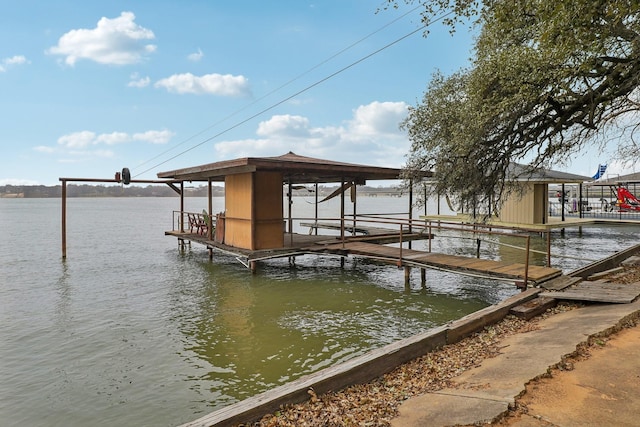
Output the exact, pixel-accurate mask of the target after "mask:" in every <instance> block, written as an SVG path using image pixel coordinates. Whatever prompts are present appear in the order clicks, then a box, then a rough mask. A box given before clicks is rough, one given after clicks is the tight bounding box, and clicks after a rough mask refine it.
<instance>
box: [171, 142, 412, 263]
mask: <svg viewBox="0 0 640 427" xmlns="http://www.w3.org/2000/svg"><path fill="white" fill-rule="evenodd" d="M400 175H401V170H400V169H394V168H385V167H377V166H366V165H357V164H351V163H343V162H336V161H331V160H324V159H316V158H311V157H305V156H300V155H297V154H294V153H292V152H289V153H287V154H284V155H282V156H277V157H245V158H240V159H233V160H226V161H220V162H216V163H209V164H205V165H200V166H194V167H189V168H185V169H177V170H172V171H167V172H160V173H158V178H161V179H167V180H172V181H173V182H180V183H184V182H185V181H189V182H191V181H201V182H208V183H212V182H224V185H225V211H224V212H220V213H218V214H216V217H215V221H213V210H214V209H213V207H212V205H211V192H209V200H210V203H209V212H208V214H209V215H210V218H211V220H212V227H210V228H209V230H208V231H209V233H210V236H209V237H210V238H212V240H214V242H216V243H217V244H223V245H224V246H225V247H227V248H235V249H238V250H249V251H259V250H273V249H282V248H284V247H286V246H290V245H287V243H285V234H286V233H287V232H289V234H292V232H293V218H292V216H291V210H289V217H288V218H285V217H284V208H283V206H284V193H285V192H286V193H287V195H288V197H289V206H291V200H290V198H291V195H292V191H293V188H294V186H298V185H315V186H316V188H315V190H314V192H315V194H316V195H317V194H318V192H317V185H318V184H325V183H339V184H340V187H339V188H340V189H342V191H340V194H339V195H340V197H341V200H342V203H341V206H342V209H341V210H342V212H341V213H340V216H339V217H337V219H339V220H340V224H339V225H335V226H336V227H338V228H339V229H340V230H341V234H342V233H344V230H345V221H344V193H345V191H347V190H349V191H351V192H352V194H354V196H352V199H355V191H356V186H358V185H364V184H365V183H366V182H367V181H370V180H398V179H400ZM181 211H183V209H181ZM410 211H411V208H410V206H409V207H408V212H410ZM181 219H182V218H181ZM310 220H311V219H310ZM314 220H316V221H317V220H318V218H314ZM181 223H182V224H187V222H186V221H182V222H181ZM214 225H215V233H214V232H213V231H212V229H213V228H214Z"/></svg>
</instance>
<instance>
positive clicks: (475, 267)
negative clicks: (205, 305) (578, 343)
mask: <svg viewBox="0 0 640 427" xmlns="http://www.w3.org/2000/svg"><path fill="white" fill-rule="evenodd" d="M387 231H389V230H387ZM391 231H392V230H391ZM165 234H166V235H171V236H175V237H177V238H179V239H183V240H187V241H194V242H197V243H201V244H203V245H205V246H207V248H209V249H214V248H215V249H218V250H222V251H225V252H229V253H234V254H236V255H237V256H240V257H244V258H245V259H246V262H247V264H248V263H250V262H252V261H262V260H267V259H273V258H281V257H287V256H297V255H303V254H316V255H320V254H334V255H340V256H348V255H355V256H361V257H364V258H370V259H377V260H380V261H384V262H387V263H390V264H396V265H397V264H402V265H406V266H413V267H420V268H431V269H437V270H444V271H450V272H453V273H459V274H466V275H471V276H482V277H487V278H494V279H502V280H513V281H521V280H524V278H525V265H524V263H505V262H501V261H494V260H487V259H478V258H470V257H464V256H457V255H446V254H440V253H433V252H431V253H430V252H424V251H417V250H412V249H406V248H402V259H401V258H400V256H401V255H400V248H399V247H393V246H386V245H385V244H388V243H397V242H398V241H399V233H397V232H396V233H393V232H391V233H389V234H373V235H365V236H350V237H347V238H345V241H344V243H342V242H340V241H339V240H338V239H337V238H336V237H335V236H313V235H304V234H294V235H293V236H292V235H290V234H288V233H287V234H285V239H284V241H285V247H283V248H281V249H271V250H259V251H251V250H242V249H238V248H233V247H230V246H227V245H224V244H221V243H217V242H214V241H211V240H208V239H207V237H206V236H202V235H199V234H197V233H190V232H188V231H187V232H182V233H181V232H176V231H167V232H165ZM427 238H429V236H426V235H422V234H419V233H411V234H407V235H403V241H405V242H406V241H410V240H416V239H427ZM561 274H562V271H561V270H559V269H556V268H549V267H541V266H537V265H529V272H528V276H527V279H528V281H529V282H533V283H534V284H540V283H543V282H546V281H548V280H551V279H554V278H556V277H558V276H560V275H561Z"/></svg>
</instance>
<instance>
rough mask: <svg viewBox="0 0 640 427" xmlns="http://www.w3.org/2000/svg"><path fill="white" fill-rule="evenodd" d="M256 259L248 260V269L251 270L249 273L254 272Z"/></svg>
mask: <svg viewBox="0 0 640 427" xmlns="http://www.w3.org/2000/svg"><path fill="white" fill-rule="evenodd" d="M256 268H257V266H256V261H249V270H251V274H256Z"/></svg>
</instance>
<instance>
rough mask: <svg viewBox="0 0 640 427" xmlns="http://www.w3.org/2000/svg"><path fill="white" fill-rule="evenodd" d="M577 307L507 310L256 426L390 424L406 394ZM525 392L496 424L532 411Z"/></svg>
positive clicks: (634, 271) (628, 272)
mask: <svg viewBox="0 0 640 427" xmlns="http://www.w3.org/2000/svg"><path fill="white" fill-rule="evenodd" d="M639 280H640V268H638V267H627V268H625V270H624V271H623V272H622V273H616V282H622V283H633V282H636V281H639ZM576 307H578V305H576V304H560V305H558V306H557V307H555V308H554V309H551V310H548V311H547V312H546V313H545V314H543V315H541V316H539V317H537V318H533V319H531V320H529V321H527V320H522V319H519V318H517V317H515V316H507V317H506V318H505V319H503V320H502V321H501V322H499V323H497V324H495V325H493V326H490V327H487V328H485V329H484V330H483V331H482V332H479V333H476V334H474V335H472V336H470V337H468V338H465V339H464V340H462V341H460V342H458V343H455V344H450V345H446V346H444V347H443V348H441V349H440V350H438V351H434V352H432V353H429V354H427V355H425V356H423V357H421V358H419V359H416V360H413V361H411V362H409V363H407V364H404V365H402V366H400V367H398V368H397V369H395V370H394V371H392V372H390V373H388V374H386V375H384V376H383V377H381V378H378V379H377V380H375V381H372V382H370V383H368V384H362V385H355V386H352V387H349V388H346V389H344V390H342V391H339V392H334V393H328V394H324V395H316V394H315V393H314V392H313V390H309V400H308V401H306V402H304V403H301V404H297V405H290V406H287V407H285V408H282V409H281V410H280V411H278V412H277V413H274V414H270V415H267V416H265V417H263V418H262V419H261V420H260V421H259V422H257V423H255V426H260V427H270V426H296V427H299V426H389V425H390V421H391V419H392V418H394V417H395V416H396V414H397V411H398V407H399V406H400V404H401V403H402V402H403V401H404V400H406V399H408V398H409V397H412V396H416V395H420V394H424V393H427V392H434V391H437V390H440V389H443V388H445V387H448V386H450V385H451V384H450V380H451V378H453V377H455V376H458V375H460V374H461V373H462V372H464V371H465V370H467V369H470V368H473V367H474V366H477V365H478V364H480V363H481V362H482V361H483V360H484V359H486V358H489V357H494V356H495V355H497V354H498V353H499V352H500V349H501V346H500V342H501V340H502V339H503V338H505V337H507V336H509V335H513V334H518V333H524V332H527V331H531V330H535V329H537V322H538V321H539V320H540V319H541V318H544V317H546V316H553V315H554V314H556V313H558V312H561V311H566V310H572V309H574V308H576ZM629 326H633V325H629ZM604 341H606V339H599V340H597V341H596V342H594V343H590V344H588V345H585V346H583V347H582V348H579V349H578V350H577V351H576V353H575V354H574V355H572V356H571V357H568V358H567V359H565V360H564V361H563V362H562V363H561V364H560V365H559V366H558V367H557V369H564V370H571V369H573V366H574V364H575V363H580V360H584V359H586V358H588V357H589V355H590V354H591V351H592V349H593V348H594V346H595V347H598V346H601V345H602V343H603V342H604ZM525 394H526V393H525ZM523 397H524V396H523ZM523 397H521V398H519V399H518V401H517V404H516V405H515V408H514V410H513V411H512V413H510V414H508V415H507V416H506V417H505V418H504V419H502V420H500V421H498V422H497V424H495V425H500V426H509V425H513V424H514V423H516V422H517V420H518V419H519V418H520V417H521V416H522V414H523V413H526V412H527V405H526V402H525V401H524V400H523Z"/></svg>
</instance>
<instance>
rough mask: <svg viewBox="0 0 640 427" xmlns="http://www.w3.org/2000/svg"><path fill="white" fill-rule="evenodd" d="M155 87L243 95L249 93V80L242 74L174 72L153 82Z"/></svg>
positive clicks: (188, 91) (211, 93)
mask: <svg viewBox="0 0 640 427" xmlns="http://www.w3.org/2000/svg"><path fill="white" fill-rule="evenodd" d="M155 87H160V88H165V89H166V90H167V91H169V92H172V93H179V94H184V93H193V94H196V95H200V94H210V95H220V96H243V95H248V94H249V81H248V80H247V78H245V77H244V76H232V75H231V74H225V75H222V74H205V75H203V76H194V75H193V74H191V73H184V74H174V75H172V76H169V77H167V78H164V79H162V80H158V81H157V82H156V83H155Z"/></svg>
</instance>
